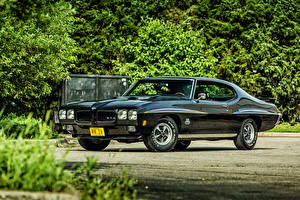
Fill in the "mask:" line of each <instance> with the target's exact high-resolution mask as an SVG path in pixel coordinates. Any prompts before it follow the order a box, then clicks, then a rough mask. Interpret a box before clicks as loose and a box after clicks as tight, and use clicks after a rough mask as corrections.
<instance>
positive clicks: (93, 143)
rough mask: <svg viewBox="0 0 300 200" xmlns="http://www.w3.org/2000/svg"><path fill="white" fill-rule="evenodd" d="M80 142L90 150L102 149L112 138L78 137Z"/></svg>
mask: <svg viewBox="0 0 300 200" xmlns="http://www.w3.org/2000/svg"><path fill="white" fill-rule="evenodd" d="M78 142H79V144H80V146H82V147H83V148H84V149H86V150H88V151H101V150H103V149H105V148H106V147H107V146H108V145H109V143H110V140H99V139H89V138H78Z"/></svg>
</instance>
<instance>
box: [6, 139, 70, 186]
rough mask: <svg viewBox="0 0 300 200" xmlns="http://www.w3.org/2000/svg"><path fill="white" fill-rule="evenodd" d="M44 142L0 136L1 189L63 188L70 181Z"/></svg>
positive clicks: (67, 173) (62, 165) (52, 150)
mask: <svg viewBox="0 0 300 200" xmlns="http://www.w3.org/2000/svg"><path fill="white" fill-rule="evenodd" d="M54 153H55V149H54V148H50V145H49V144H47V143H45V142H28V141H27V142H26V141H24V140H22V139H18V140H15V141H11V140H4V139H3V138H0V155H1V156H0V188H2V189H7V190H30V191H65V190H69V188H68V186H69V185H70V184H71V183H72V181H73V176H72V174H71V173H70V172H68V171H66V170H64V161H63V160H61V161H57V160H56V158H55V155H54Z"/></svg>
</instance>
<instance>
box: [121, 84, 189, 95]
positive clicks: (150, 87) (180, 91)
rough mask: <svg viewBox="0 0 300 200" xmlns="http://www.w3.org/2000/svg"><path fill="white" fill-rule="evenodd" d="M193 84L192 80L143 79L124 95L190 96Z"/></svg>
mask: <svg viewBox="0 0 300 200" xmlns="http://www.w3.org/2000/svg"><path fill="white" fill-rule="evenodd" d="M192 86H193V81H192V80H141V81H139V82H137V83H136V84H135V85H134V87H133V88H131V89H130V90H129V91H127V92H126V93H125V94H124V96H156V95H168V96H170V95H172V96H173V95H179V96H185V97H187V98H189V97H190V96H191V92H192Z"/></svg>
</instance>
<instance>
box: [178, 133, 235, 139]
mask: <svg viewBox="0 0 300 200" xmlns="http://www.w3.org/2000/svg"><path fill="white" fill-rule="evenodd" d="M236 136H237V133H220V134H215V133H214V134H202V133H198V134H179V135H178V138H179V139H188V138H230V137H236Z"/></svg>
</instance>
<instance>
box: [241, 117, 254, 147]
mask: <svg viewBox="0 0 300 200" xmlns="http://www.w3.org/2000/svg"><path fill="white" fill-rule="evenodd" d="M255 132H256V131H255V128H254V126H253V124H252V123H250V122H248V123H246V124H245V125H244V129H243V137H244V140H245V142H246V143H247V144H248V145H252V144H253V143H254V142H255Z"/></svg>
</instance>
